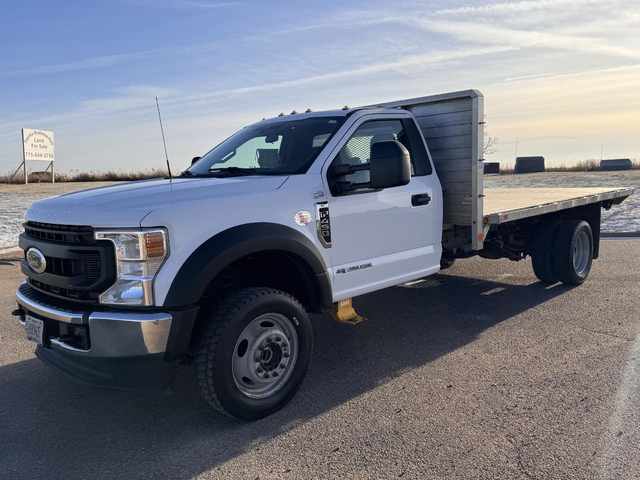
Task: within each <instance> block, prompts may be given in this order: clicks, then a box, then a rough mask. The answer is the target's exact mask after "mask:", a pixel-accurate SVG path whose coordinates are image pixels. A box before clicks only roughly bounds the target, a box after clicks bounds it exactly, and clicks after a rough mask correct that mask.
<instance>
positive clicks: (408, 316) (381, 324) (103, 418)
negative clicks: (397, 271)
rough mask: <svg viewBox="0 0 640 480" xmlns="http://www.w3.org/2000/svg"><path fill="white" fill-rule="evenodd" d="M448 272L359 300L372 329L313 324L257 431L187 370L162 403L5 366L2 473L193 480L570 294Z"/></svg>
mask: <svg viewBox="0 0 640 480" xmlns="http://www.w3.org/2000/svg"><path fill="white" fill-rule="evenodd" d="M453 273H454V274H449V273H447V274H440V275H436V276H434V277H431V278H430V279H428V280H427V281H426V282H425V283H424V284H417V285H415V288H406V287H395V288H390V289H387V290H384V291H382V292H376V293H375V294H370V295H366V296H364V297H361V298H358V301H357V303H356V306H357V309H358V312H359V313H360V314H361V315H363V316H365V317H367V318H368V320H367V321H366V322H363V323H362V324H360V325H358V326H355V327H354V326H348V325H341V324H338V323H335V322H334V321H333V320H331V319H330V317H329V316H328V315H323V316H314V317H313V318H312V322H313V324H314V334H315V346H314V358H313V361H312V366H311V368H310V370H309V375H308V377H307V380H306V381H305V383H304V385H303V387H302V389H301V390H300V392H299V393H298V395H297V396H296V397H295V398H294V400H293V401H292V402H291V403H290V404H289V405H288V406H287V407H285V408H284V409H283V410H281V411H280V412H278V413H276V414H275V415H272V416H271V417H268V418H266V419H263V420H261V421H258V422H254V423H243V422H238V421H235V420H232V419H229V418H226V417H224V416H222V415H219V414H217V413H216V412H215V411H214V410H213V409H211V408H210V407H208V406H207V405H206V404H205V403H204V402H203V401H202V400H200V397H199V395H198V391H197V388H196V382H195V375H194V373H193V372H192V370H190V369H188V368H186V367H185V368H183V369H182V370H181V371H180V373H179V377H178V381H177V385H176V389H177V393H176V394H175V395H173V396H171V397H167V398H145V397H120V396H114V395H109V394H104V393H99V392H94V391H92V390H88V389H85V388H84V387H80V386H76V385H75V384H72V383H69V382H68V381H67V380H65V379H63V378H61V377H59V376H57V375H55V374H54V373H53V372H52V371H51V370H50V369H48V368H47V367H45V366H44V365H43V364H41V363H40V361H38V360H37V359H31V360H27V361H24V362H20V363H15V364H12V365H8V366H5V367H2V368H0V439H1V442H2V444H3V446H2V447H1V449H0V468H1V469H2V470H1V471H2V472H3V473H4V474H5V475H8V476H9V477H11V478H18V477H25V478H27V477H28V478H38V477H41V476H44V475H47V477H48V478H56V477H57V476H64V477H67V478H68V477H73V476H76V475H77V476H79V477H85V478H86V477H94V478H95V477H113V476H116V473H115V471H116V470H117V472H118V473H117V476H119V477H125V476H126V477H128V478H139V477H154V476H162V477H171V478H181V479H182V478H184V479H186V478H191V477H193V476H195V475H197V474H199V473H201V472H204V471H209V470H212V469H213V470H215V469H216V468H220V466H221V465H222V464H223V463H224V462H225V461H228V460H230V459H232V458H235V457H237V456H239V455H241V454H242V453H244V452H247V451H251V450H252V449H258V448H259V447H260V445H261V444H263V443H264V442H267V441H269V440H272V439H275V438H276V437H278V435H280V434H282V433H283V432H286V431H287V430H288V429H290V428H292V427H293V426H295V425H299V424H301V423H304V422H305V421H308V420H310V419H312V418H314V417H316V416H318V415H321V414H322V413H324V412H327V411H329V410H331V409H333V408H334V407H336V406H339V405H340V404H342V403H344V402H347V401H349V400H350V399H353V398H355V397H357V396H359V395H361V394H363V393H365V392H367V391H370V390H372V389H374V388H376V387H377V386H378V385H380V384H383V383H385V382H386V381H387V380H389V379H391V378H394V377H396V376H397V375H398V374H400V373H402V372H404V371H407V370H410V369H414V368H417V367H420V366H422V365H425V364H427V363H428V362H432V361H433V360H435V359H437V358H439V357H440V356H442V355H445V354H447V353H448V352H451V351H454V350H456V349H458V348H460V347H462V346H464V345H466V344H468V343H470V342H473V341H474V339H475V338H476V337H477V336H478V335H479V334H480V333H481V332H482V331H484V330H485V329H487V328H489V327H491V326H493V325H496V324H498V323H500V322H503V321H505V320H508V319H510V318H512V317H514V316H516V315H518V314H519V313H521V312H524V311H526V310H528V309H531V308H534V307H535V306H537V305H539V304H542V303H544V302H546V301H548V300H550V299H552V298H554V297H557V296H558V295H562V294H563V293H564V292H567V291H568V290H569V287H565V286H563V285H555V286H552V287H549V286H548V285H546V284H543V283H532V284H528V285H517V284H514V283H509V284H508V283H502V282H499V281H486V280H480V279H474V278H465V277H461V276H456V275H455V269H453ZM265 462H266V464H268V460H265ZM72 464H73V468H72V470H71V471H70V470H69V468H71V467H72ZM265 468H266V467H265ZM264 473H267V472H264ZM252 478H254V477H252Z"/></svg>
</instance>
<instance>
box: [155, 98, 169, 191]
mask: <svg viewBox="0 0 640 480" xmlns="http://www.w3.org/2000/svg"><path fill="white" fill-rule="evenodd" d="M156 107H158V120H160V131H161V132H162V144H163V145H164V156H165V158H166V159H167V170H169V182H171V165H169V154H168V153H167V142H165V140H164V128H162V117H161V116H160V104H159V103H158V97H156Z"/></svg>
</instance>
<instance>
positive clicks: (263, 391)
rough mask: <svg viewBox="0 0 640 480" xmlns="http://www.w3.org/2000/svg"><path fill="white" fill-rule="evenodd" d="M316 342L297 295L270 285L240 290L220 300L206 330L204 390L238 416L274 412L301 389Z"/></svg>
mask: <svg viewBox="0 0 640 480" xmlns="http://www.w3.org/2000/svg"><path fill="white" fill-rule="evenodd" d="M312 346H313V336H312V331H311V323H310V322H309V318H308V316H307V314H306V312H305V310H304V308H303V307H302V305H300V303H299V302H298V301H297V300H296V299H295V298H293V297H292V296H291V295H289V294H287V293H284V292H281V291H279V290H274V289H271V288H261V287H257V288H247V289H244V290H240V291H239V292H236V293H234V294H232V295H231V296H229V297H227V298H226V299H224V300H223V301H222V304H221V305H220V306H219V307H217V308H216V309H215V310H214V312H213V313H212V315H211V317H210V318H209V319H208V320H207V323H206V325H205V326H204V329H203V331H202V334H201V337H200V341H199V345H198V353H197V357H196V369H197V374H198V385H199V388H200V394H201V395H202V397H203V398H204V400H205V401H207V402H208V403H209V404H210V405H211V406H213V407H214V408H215V409H216V410H218V411H220V412H221V413H224V414H225V415H228V416H230V417H234V418H238V419H240V420H258V419H260V418H263V417H266V416H267V415H271V414H272V413H274V412H276V411H277V410H279V409H281V408H282V407H284V406H285V405H286V404H287V403H288V402H289V401H290V400H291V399H292V398H293V396H294V395H295V394H296V392H297V391H298V389H299V388H300V385H301V384H302V381H303V380H304V377H305V375H306V373H307V368H308V366H309V361H310V358H311V350H312Z"/></svg>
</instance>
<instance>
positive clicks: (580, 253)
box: [553, 220, 593, 285]
mask: <svg viewBox="0 0 640 480" xmlns="http://www.w3.org/2000/svg"><path fill="white" fill-rule="evenodd" d="M592 261H593V233H592V232H591V227H590V226H589V224H588V223H587V222H585V221H584V220H567V221H566V222H563V223H562V225H561V226H560V228H559V229H558V234H557V237H556V241H555V246H554V249H553V267H554V273H555V274H556V276H557V277H558V279H559V280H560V281H561V282H562V283H565V284H567V285H581V284H582V283H583V282H584V281H585V279H586V278H587V276H588V275H589V272H590V271H591V263H592Z"/></svg>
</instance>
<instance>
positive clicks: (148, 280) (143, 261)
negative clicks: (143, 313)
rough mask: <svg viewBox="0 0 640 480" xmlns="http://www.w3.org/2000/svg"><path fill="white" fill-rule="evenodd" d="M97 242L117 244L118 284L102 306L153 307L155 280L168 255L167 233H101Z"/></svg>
mask: <svg viewBox="0 0 640 480" xmlns="http://www.w3.org/2000/svg"><path fill="white" fill-rule="evenodd" d="M94 238H95V239H96V240H109V241H111V242H113V245H114V247H115V250H116V262H117V280H116V283H115V284H114V285H113V286H112V287H111V288H109V290H107V291H106V292H104V293H103V294H102V295H100V303H104V304H111V305H140V306H148V305H153V301H154V299H153V279H154V277H155V276H156V273H158V270H160V267H161V266H162V263H163V262H164V260H165V258H167V254H168V251H167V250H168V241H167V232H166V230H164V229H154V230H141V231H121V232H114V231H102V232H101V231H97V232H95V233H94Z"/></svg>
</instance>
